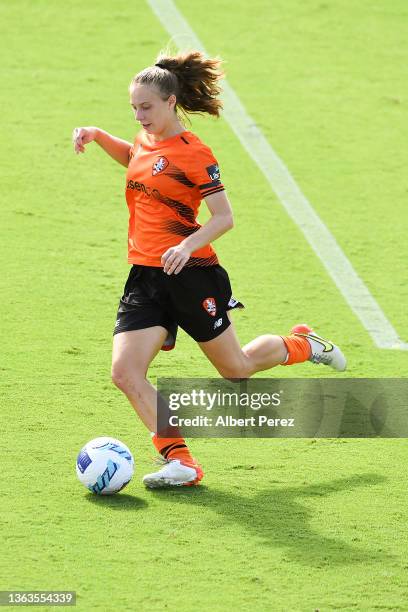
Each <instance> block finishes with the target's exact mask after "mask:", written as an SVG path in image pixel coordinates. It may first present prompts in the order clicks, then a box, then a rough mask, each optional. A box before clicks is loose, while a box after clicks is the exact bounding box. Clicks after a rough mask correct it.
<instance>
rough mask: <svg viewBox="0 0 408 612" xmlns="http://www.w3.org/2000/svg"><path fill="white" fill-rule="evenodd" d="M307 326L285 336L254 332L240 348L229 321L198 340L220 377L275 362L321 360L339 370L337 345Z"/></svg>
mask: <svg viewBox="0 0 408 612" xmlns="http://www.w3.org/2000/svg"><path fill="white" fill-rule="evenodd" d="M308 329H309V331H310V333H307V330H306V326H304V329H303V330H302V333H298V331H297V328H296V327H295V328H293V329H292V332H291V334H290V335H289V336H283V337H281V336H276V335H272V334H266V335H263V336H258V337H257V338H255V339H254V340H252V341H251V342H249V343H248V344H246V345H245V346H243V347H242V348H241V346H240V344H239V341H238V337H237V334H236V331H235V328H234V324H233V323H232V322H231V325H230V326H229V327H228V328H227V329H226V330H225V331H224V332H223V333H222V334H220V335H219V336H218V337H217V338H214V339H213V340H210V341H208V342H199V343H198V344H199V346H200V348H201V350H202V351H203V352H204V353H205V355H206V356H207V358H208V359H209V360H210V361H211V363H212V364H213V365H214V367H215V368H216V369H217V370H218V372H219V373H220V374H221V376H223V377H224V378H231V379H234V378H249V377H250V376H252V374H254V373H255V372H261V371H263V370H269V369H270V368H273V367H276V366H277V365H292V364H293V363H301V362H303V361H311V362H313V363H323V364H324V365H329V366H331V367H332V368H334V369H336V370H339V371H343V370H344V369H345V368H346V360H345V358H344V356H343V354H342V353H341V351H340V349H339V348H338V347H337V346H336V345H334V344H333V343H331V342H329V341H326V340H323V339H322V338H320V336H317V335H316V334H314V333H313V332H312V330H311V329H310V328H308ZM304 332H306V333H304Z"/></svg>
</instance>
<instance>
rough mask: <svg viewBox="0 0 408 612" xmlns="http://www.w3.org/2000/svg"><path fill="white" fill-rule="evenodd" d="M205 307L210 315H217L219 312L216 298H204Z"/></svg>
mask: <svg viewBox="0 0 408 612" xmlns="http://www.w3.org/2000/svg"><path fill="white" fill-rule="evenodd" d="M203 308H204V310H206V311H207V312H208V314H209V315H211V316H212V317H215V314H216V312H217V304H216V302H215V298H213V297H208V298H205V300H203Z"/></svg>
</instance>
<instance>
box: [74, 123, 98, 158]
mask: <svg viewBox="0 0 408 612" xmlns="http://www.w3.org/2000/svg"><path fill="white" fill-rule="evenodd" d="M97 131H98V128H96V127H93V126H91V127H76V128H75V129H74V131H73V132H72V143H73V145H74V151H75V153H77V154H78V153H85V145H86V144H88V143H89V142H92V141H93V140H95V138H96V133H97Z"/></svg>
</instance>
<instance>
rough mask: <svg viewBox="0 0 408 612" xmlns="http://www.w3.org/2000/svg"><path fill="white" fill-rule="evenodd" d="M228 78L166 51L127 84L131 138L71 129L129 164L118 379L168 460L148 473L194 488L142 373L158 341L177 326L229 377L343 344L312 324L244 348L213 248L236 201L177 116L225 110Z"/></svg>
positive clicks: (214, 62)
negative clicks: (205, 211) (161, 432)
mask: <svg viewBox="0 0 408 612" xmlns="http://www.w3.org/2000/svg"><path fill="white" fill-rule="evenodd" d="M222 76H223V73H222V71H221V69H220V60H218V59H207V58H205V56H203V55H202V54H201V53H200V52H199V51H189V52H185V53H180V54H178V55H174V56H171V55H168V54H166V53H160V55H159V57H158V59H157V61H156V63H155V65H154V66H149V67H148V68H145V69H144V70H142V71H141V72H139V73H138V74H137V75H136V76H135V77H134V78H133V79H132V81H131V83H130V87H129V93H130V104H131V107H132V109H133V112H134V114H135V118H136V121H138V122H139V123H140V125H141V127H142V129H141V130H140V131H139V133H138V134H137V136H136V138H135V140H134V143H133V144H132V143H130V142H127V141H125V140H122V139H120V138H117V137H116V136H112V135H111V134H108V133H107V132H105V131H104V130H102V129H99V128H97V127H79V128H75V130H74V133H73V142H74V149H75V152H76V153H83V152H84V151H85V145H87V144H88V143H90V142H91V141H95V142H97V143H98V145H100V146H101V147H102V148H103V149H104V150H105V151H106V153H108V154H109V155H110V156H111V157H113V159H115V160H116V161H117V162H119V163H120V164H122V165H123V166H125V167H127V174H126V200H127V205H128V208H129V231H128V262H129V263H130V264H132V267H131V269H130V274H129V277H128V279H127V282H126V284H125V287H124V292H123V296H122V298H121V299H120V302H119V308H118V313H117V320H116V324H115V328H114V332H113V334H114V336H113V357H112V380H113V382H114V384H115V385H116V386H117V387H118V388H119V389H121V390H122V391H123V392H124V393H125V395H126V396H127V397H128V399H129V401H130V403H131V404H132V406H133V407H134V408H135V410H136V412H137V413H138V415H139V416H140V418H141V420H142V421H143V423H144V424H145V425H146V427H148V429H149V430H150V431H151V432H152V440H153V444H154V445H155V447H156V449H157V450H158V452H159V453H160V454H161V455H162V457H163V458H164V461H165V465H164V467H162V469H160V470H159V471H157V472H155V473H153V474H147V475H146V476H145V477H144V479H143V482H144V483H145V485H146V486H147V487H150V488H155V487H164V486H180V485H195V484H197V483H198V482H199V481H200V480H201V479H202V477H203V471H202V469H201V467H200V465H199V464H198V463H197V461H196V460H195V459H194V458H193V457H192V456H191V454H190V451H189V449H188V447H187V445H186V443H185V441H184V439H183V438H181V437H179V438H159V437H158V436H157V434H156V433H154V432H156V431H157V430H156V428H157V424H156V389H155V388H154V387H153V386H152V385H151V384H150V382H149V381H148V380H147V378H146V374H147V370H148V368H149V365H150V363H151V362H152V360H153V359H154V357H155V356H156V355H157V353H158V352H159V351H160V349H163V350H171V349H172V348H174V345H175V342H176V334H177V328H178V326H180V327H182V329H184V330H185V331H186V332H187V333H188V334H189V335H190V336H191V337H192V338H194V340H196V342H197V343H198V345H199V347H200V348H201V350H202V351H203V353H204V354H205V355H206V357H207V358H208V359H209V360H210V361H211V363H212V364H213V365H214V366H215V368H216V369H217V370H218V372H219V373H220V374H221V376H223V377H225V378H228V379H241V378H248V377H250V376H251V375H252V374H254V373H255V372H259V371H261V370H268V369H269V368H273V367H275V366H277V365H286V366H287V365H292V364H294V363H300V362H303V361H306V360H309V361H311V362H312V363H322V364H325V365H328V366H331V367H333V368H334V369H336V370H340V371H341V370H344V369H345V368H346V360H345V358H344V356H343V354H342V352H341V351H340V349H339V348H338V347H337V346H335V345H334V344H333V343H332V342H329V341H327V340H323V339H322V338H320V337H319V336H317V335H316V334H314V333H313V332H312V330H311V328H310V327H308V326H307V325H300V326H299V325H298V326H295V327H294V328H293V329H292V331H291V333H290V334H289V335H288V336H278V335H270V334H267V335H263V336H259V337H258V338H255V339H254V340H252V341H251V342H249V344H247V345H246V346H244V347H242V348H241V346H240V344H239V341H238V338H237V335H236V332H235V329H234V325H233V323H232V321H231V320H230V316H229V310H232V309H234V308H242V307H243V305H242V304H241V303H240V302H239V301H237V300H236V299H235V298H234V297H233V296H232V294H231V286H230V281H229V278H228V274H227V272H226V270H225V269H224V268H223V267H221V266H220V264H219V263H218V259H217V255H216V253H215V251H214V249H213V247H212V246H211V242H212V241H213V240H215V239H216V238H219V237H220V236H221V235H222V234H224V233H225V232H227V231H228V230H230V229H231V228H232V227H233V216H232V211H231V205H230V202H229V200H228V197H227V195H226V193H225V188H224V186H223V184H222V182H221V177H220V170H219V167H218V163H217V160H216V158H215V157H214V155H213V153H212V151H211V149H210V148H209V147H208V146H207V145H205V144H204V143H203V142H201V140H200V139H199V137H198V136H196V135H195V134H193V133H192V132H190V131H188V130H187V129H186V128H185V126H184V124H183V120H182V113H184V114H186V113H197V112H199V113H208V114H210V115H215V116H216V117H219V115H220V110H221V109H222V103H221V101H220V100H219V99H218V95H219V93H220V87H219V84H218V81H219V79H221V78H222ZM202 199H204V200H205V202H206V205H207V206H208V208H209V211H210V213H211V217H210V219H209V220H208V221H207V222H206V223H205V224H204V225H202V226H201V225H200V224H199V223H198V222H197V220H196V218H197V214H198V209H199V206H200V202H201V200H202Z"/></svg>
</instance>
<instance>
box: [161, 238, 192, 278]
mask: <svg viewBox="0 0 408 612" xmlns="http://www.w3.org/2000/svg"><path fill="white" fill-rule="evenodd" d="M190 255H191V251H190V249H188V248H187V247H186V246H184V245H183V244H178V245H177V246H175V247H170V248H169V249H167V251H166V252H165V253H163V255H162V257H161V262H162V264H163V271H164V272H165V273H166V274H173V273H174V274H178V273H179V272H180V271H181V270H182V269H183V268H184V266H185V264H186V263H187V262H188V260H189V259H190Z"/></svg>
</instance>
